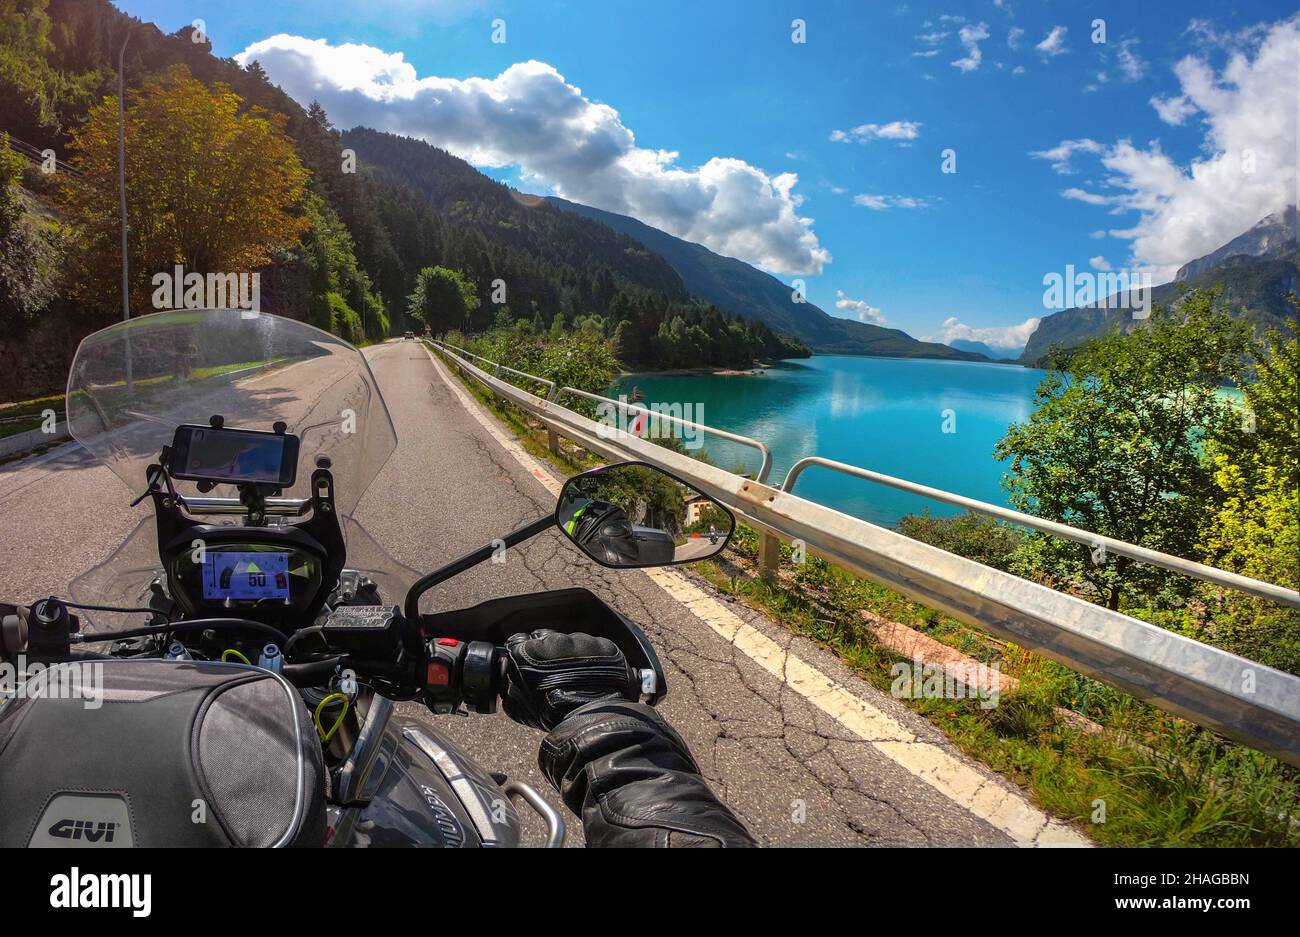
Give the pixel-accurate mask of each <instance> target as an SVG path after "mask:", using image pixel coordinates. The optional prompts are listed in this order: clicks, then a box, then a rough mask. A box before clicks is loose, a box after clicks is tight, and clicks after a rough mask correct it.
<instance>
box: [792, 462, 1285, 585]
mask: <svg viewBox="0 0 1300 937" xmlns="http://www.w3.org/2000/svg"><path fill="white" fill-rule="evenodd" d="M814 465H816V466H821V467H822V468H828V469H831V470H832V471H836V472H842V473H843V474H845V475H852V476H854V477H855V478H861V479H865V480H866V481H869V482H876V483H878V484H881V485H887V486H889V487H890V488H897V489H898V490H899V491H906V492H910V493H911V494H915V495H921V496H922V497H926V498H933V499H934V500H935V501H942V502H943V503H944V504H951V505H953V506H954V507H959V508H965V509H966V510H968V511H974V512H976V513H977V514H985V515H988V516H989V517H996V518H998V519H1000V520H1004V521H1009V522H1010V523H1012V524H1018V525H1020V526H1021V527H1029V528H1032V529H1033V530H1041V531H1043V532H1044V533H1049V534H1054V535H1056V536H1058V537H1063V538H1065V539H1066V540H1074V541H1076V542H1077V543H1084V544H1087V545H1088V546H1090V547H1093V548H1094V549H1095V548H1097V547H1100V548H1102V549H1103V550H1105V551H1106V552H1107V553H1114V554H1115V555H1116V556H1127V557H1128V558H1130V559H1134V560H1138V561H1140V562H1142V563H1149V564H1150V565H1152V566H1162V567H1164V568H1165V569H1171V570H1173V571H1174V572H1176V573H1182V574H1183V575H1185V576H1193V577H1195V578H1197V579H1203V580H1205V581H1206V582H1212V583H1215V584H1216V585H1220V586H1224V587H1225V588H1228V589H1235V590H1237V591H1238V592H1246V593H1249V594H1250V595H1255V596H1259V597H1260V598H1262V599H1269V600H1271V601H1274V602H1280V603H1281V604H1283V605H1290V606H1293V607H1295V608H1300V592H1297V591H1296V590H1295V589H1285V588H1283V587H1282V586H1275V585H1273V584H1272V583H1271V582H1261V581H1260V580H1258V579H1251V578H1250V577H1248V576H1241V575H1238V574H1237V573H1230V572H1228V571H1226V570H1222V569H1215V568H1214V567H1213V566H1206V565H1205V564H1204V563H1195V562H1193V561H1191V560H1185V559H1183V558H1182V557H1178V556H1170V555H1169V554H1168V553H1161V552H1159V551H1158V550H1149V549H1147V548H1146V547H1140V546H1137V545H1135V544H1132V543H1128V542H1127V541H1124V540H1116V539H1115V538H1114V537H1106V536H1103V535H1102V534H1095V533H1092V532H1091V531H1087V530H1082V529H1080V528H1078V527H1071V526H1070V525H1069V524H1061V523H1058V522H1057V521H1050V520H1047V519H1046V518H1042V517H1035V516H1034V515H1032V514H1024V513H1022V512H1020V511H1014V510H1012V509H1011V508H1004V507H1000V506H998V505H996V504H989V503H988V502H987V501H977V500H975V499H974V498H967V497H965V496H964V495H957V494H953V493H952V492H950V491H944V490H942V489H940V488H931V487H929V486H928V485H920V484H917V483H916V482H910V481H907V480H906V479H902V478H895V477H894V476H892V475H884V474H881V473H880V472H873V471H871V470H870V469H864V468H859V467H858V466H856V465H847V464H845V463H844V462H836V461H835V460H834V459H823V458H822V457H821V456H815V455H814V456H808V457H807V458H803V459H800V460H799V461H798V462H796V463H795V464H794V465H792V466H791V467H790V471H789V472H787V473H786V476H785V481H784V482H783V483H782V484H781V490H782V491H791V490H793V489H794V483H795V482H796V481H797V480H798V478H799V476H800V475H802V474H803V472H804V470H805V469H807V468H810V467H812V466H814Z"/></svg>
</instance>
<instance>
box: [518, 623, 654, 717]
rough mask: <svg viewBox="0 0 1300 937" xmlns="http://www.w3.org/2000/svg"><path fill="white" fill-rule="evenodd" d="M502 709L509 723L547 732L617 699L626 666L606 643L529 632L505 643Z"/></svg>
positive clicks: (582, 636) (604, 640)
mask: <svg viewBox="0 0 1300 937" xmlns="http://www.w3.org/2000/svg"><path fill="white" fill-rule="evenodd" d="M506 651H507V657H506V671H505V683H504V689H502V691H501V704H502V708H503V709H504V710H505V711H506V715H507V716H509V717H510V718H511V719H513V720H515V722H519V723H522V724H523V725H526V726H533V727H534V728H538V729H545V730H546V731H547V732H549V731H551V730H552V729H554V728H555V727H556V726H557V725H558V724H559V723H560V722H561V721H562V720H563V719H564V717H565V716H567V715H568V714H569V713H571V712H573V710H575V709H577V708H578V707H579V706H584V705H586V704H587V703H590V702H594V701H595V700H599V699H607V698H609V697H619V698H621V697H622V696H623V693H624V691H625V689H626V688H627V686H628V670H627V661H626V660H625V659H624V658H623V652H622V651H620V650H619V649H618V646H617V645H615V644H614V642H613V641H610V640H608V639H607V638H594V637H592V636H591V635H589V634H560V633H559V632H557V631H549V630H542V631H534V632H533V633H532V634H522V633H521V634H516V635H511V636H510V637H509V638H507V639H506Z"/></svg>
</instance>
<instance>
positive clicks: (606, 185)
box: [117, 0, 1300, 345]
mask: <svg viewBox="0 0 1300 937" xmlns="http://www.w3.org/2000/svg"><path fill="white" fill-rule="evenodd" d="M117 5H118V6H119V7H120V8H122V9H124V10H125V11H127V12H129V13H131V14H133V15H135V16H138V17H140V18H142V19H147V20H151V21H154V22H156V23H158V24H159V25H160V26H161V27H162V28H164V29H166V30H169V31H170V30H175V29H178V28H180V27H181V26H183V25H186V24H188V23H190V22H191V21H192V20H193V19H194V18H196V17H201V18H202V19H203V20H204V21H205V24H206V29H207V34H208V36H209V37H210V39H211V41H212V42H213V45H214V49H215V51H216V53H217V54H219V55H223V56H239V55H241V54H242V55H243V56H244V57H245V59H246V58H257V59H259V60H260V61H262V63H263V66H264V67H266V68H267V70H268V72H269V73H270V75H271V77H272V79H273V80H275V81H277V83H280V84H281V85H282V86H284V87H285V88H286V90H288V91H290V93H291V94H293V95H294V96H295V97H299V98H300V99H306V100H310V99H311V98H313V97H315V98H319V99H320V100H321V101H322V103H324V104H325V106H326V108H327V110H329V111H330V113H331V116H332V117H334V119H335V121H336V123H339V124H340V125H342V126H350V125H351V124H352V123H355V122H365V123H369V124H371V125H374V126H379V127H380V128H381V129H391V130H398V131H403V132H407V133H411V134H413V135H418V136H424V137H426V138H427V139H430V141H431V142H434V143H437V144H439V145H442V146H445V147H447V148H448V149H450V150H452V151H453V152H457V153H459V154H460V155H463V156H466V157H467V158H470V159H471V160H472V161H474V162H476V164H478V165H480V167H481V168H484V169H485V171H488V172H490V174H492V175H494V176H496V177H497V178H500V179H503V180H506V181H509V182H511V183H512V184H514V185H517V186H519V187H521V188H523V189H526V190H529V191H540V192H557V193H559V194H562V195H565V196H566V197H569V198H572V199H574V200H576V201H581V202H587V203H589V204H596V205H598V206H599V207H602V208H608V209H611V210H616V211H624V212H625V213H628V214H633V215H636V216H637V217H641V218H642V220H644V221H647V222H648V223H650V224H656V225H657V226H659V227H663V228H665V229H666V230H669V231H671V233H674V234H678V235H680V236H684V237H688V238H689V239H691V240H697V241H701V242H703V243H705V244H707V245H708V246H710V247H713V248H714V249H717V250H719V251H720V252H723V253H730V254H732V255H734V256H739V257H741V258H742V259H744V260H747V261H750V262H755V263H759V264H761V265H763V266H764V267H765V268H767V269H769V270H770V271H771V272H773V273H776V274H777V275H779V276H781V278H782V279H783V280H785V281H786V282H791V281H792V280H794V279H795V277H799V278H800V279H802V280H803V281H804V282H805V283H806V288H807V292H808V296H809V298H810V299H812V300H813V301H814V302H816V303H817V304H818V305H820V306H822V307H823V308H824V309H826V310H827V311H829V312H832V313H833V314H838V315H845V316H852V317H857V318H861V319H863V320H864V321H877V322H880V321H883V322H885V323H887V324H889V325H891V326H896V327H899V328H903V329H905V330H906V331H908V332H910V333H911V334H913V335H916V336H921V337H935V338H940V339H943V338H954V337H970V338H977V339H980V338H982V339H984V340H987V341H995V342H1000V343H1003V344H1007V345H1014V344H1015V343H1016V342H1017V341H1023V337H1024V335H1025V334H1026V329H1032V326H1026V325H1025V322H1026V320H1028V319H1029V318H1031V317H1035V316H1040V315H1043V314H1045V312H1046V311H1050V310H1045V309H1044V306H1043V292H1044V286H1043V277H1044V276H1045V275H1046V274H1048V273H1050V272H1061V273H1064V271H1065V268H1066V265H1067V264H1072V265H1074V267H1075V268H1076V269H1079V270H1093V269H1105V268H1106V267H1107V266H1109V267H1111V268H1112V269H1119V268H1121V267H1127V266H1130V265H1137V266H1141V267H1143V268H1146V269H1151V270H1152V271H1153V272H1154V274H1155V280H1156V282H1161V281H1162V280H1164V279H1168V278H1169V275H1170V274H1171V273H1172V271H1173V270H1174V269H1176V267H1177V266H1178V265H1179V264H1181V263H1182V262H1184V261H1186V260H1190V259H1192V258H1193V257H1195V256H1199V255H1200V254H1204V253H1206V252H1208V251H1209V250H1212V249H1214V248H1215V247H1218V246H1219V245H1220V244H1222V243H1224V242H1225V241H1226V240H1228V239H1229V238H1231V237H1232V236H1235V235H1236V234H1237V233H1240V231H1242V230H1245V229H1246V228H1248V227H1249V226H1250V225H1251V224H1253V223H1255V222H1256V221H1258V220H1260V218H1262V217H1263V216H1264V215H1265V214H1268V213H1269V212H1270V211H1273V210H1277V209H1279V208H1281V207H1283V206H1284V205H1285V204H1287V203H1289V202H1294V201H1295V200H1296V198H1295V188H1296V168H1295V166H1296V155H1295V151H1296V111H1297V108H1296V103H1295V96H1296V80H1295V74H1296V68H1297V67H1300V51H1298V50H1300V24H1298V23H1297V20H1296V18H1295V17H1296V14H1295V12H1294V11H1295V6H1294V4H1288V3H1281V2H1235V3H1231V4H1225V3H1222V2H1204V3H1202V2H1190V3H1144V4H1134V3H1132V2H1131V0H1130V2H1127V3H1107V2H1088V3H1069V2H1061V3H1051V4H1044V3H1030V2H1027V0H1002V2H1000V3H995V2H993V0H987V2H986V0H976V2H966V3H928V2H915V0H907V2H881V3H875V2H864V0H842V2H834V0H832V2H816V0H800V2H762V0H758V2H754V0H749V2H743V3H741V2H737V3H701V2H698V0H695V2H674V0H660V2H656V3H654V4H633V3H626V2H616V3H614V2H608V0H607V2H604V3H597V2H591V3H588V2H576V0H575V2H562V3H561V2H555V3H552V2H546V3H543V2H535V0H534V2H497V0H493V2H486V0H461V2H454V3H453V2H450V0H367V2H364V3H348V4H346V5H340V6H341V8H340V9H334V10H327V9H324V8H325V7H326V6H328V5H327V4H321V3H317V2H307V0H287V2H280V3H276V4H269V3H265V2H246V0H221V2H219V3H216V2H214V3H211V4H206V5H205V4H204V3H189V2H187V3H185V4H183V5H182V4H176V3H174V2H162V0H117ZM796 19H797V20H802V21H803V23H804V24H805V27H804V38H805V39H806V41H804V42H802V43H800V42H793V41H792V34H793V33H794V28H793V27H792V21H794V20H796ZM1098 19H1100V20H1104V21H1105V26H1104V30H1105V35H1104V38H1105V41H1104V42H1094V41H1092V40H1093V38H1094V36H1097V35H1099V34H1098V31H1097V27H1095V26H1094V25H1093V23H1094V21H1095V20H1098ZM496 20H501V21H504V30H505V32H504V39H505V41H504V42H494V41H493V38H494V21H496ZM496 38H497V39H500V38H502V35H501V30H500V27H499V25H498V26H497V27H496ZM349 44H351V45H353V46H366V47H371V48H370V49H362V50H358V49H349V48H347V46H348V45H349ZM399 56H400V59H399ZM523 63H534V64H531V65H525V64H523ZM512 67H513V68H512ZM561 76H562V78H561ZM1288 77H1289V81H1288ZM475 79H478V81H475ZM579 89H580V90H579ZM1153 99H1154V101H1153ZM306 100H304V103H306ZM855 128H860V129H857V130H856V131H855ZM837 131H838V133H837ZM633 138H634V142H633ZM1125 141H1128V142H1125ZM1063 144H1064V145H1063ZM947 149H951V150H953V151H955V159H956V172H955V173H944V172H942V171H941V169H942V162H943V151H944V150H947ZM666 154H675V156H670V155H666ZM1034 154H1038V155H1034ZM1194 164H1195V173H1193V168H1194ZM793 176H797V181H795V180H794V179H793V178H792V177H793ZM837 302H838V303H840V305H839V306H837ZM1015 326H1019V329H1018V330H1015V329H1012V328H1011V327H1015Z"/></svg>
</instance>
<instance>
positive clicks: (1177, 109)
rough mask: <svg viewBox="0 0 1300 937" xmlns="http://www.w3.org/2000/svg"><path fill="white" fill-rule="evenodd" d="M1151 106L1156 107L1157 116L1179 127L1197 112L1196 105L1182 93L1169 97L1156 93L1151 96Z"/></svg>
mask: <svg viewBox="0 0 1300 937" xmlns="http://www.w3.org/2000/svg"><path fill="white" fill-rule="evenodd" d="M1151 106H1152V107H1154V108H1155V109H1156V116H1157V117H1159V118H1160V119H1161V120H1163V121H1164V122H1165V123H1166V124H1169V125H1170V126H1171V127H1177V126H1178V125H1179V124H1181V123H1182V122H1183V121H1185V120H1186V119H1187V118H1189V117H1191V116H1192V115H1193V114H1195V113H1196V105H1195V104H1193V103H1192V102H1191V101H1189V100H1188V99H1187V98H1185V97H1183V96H1182V95H1181V94H1176V95H1174V96H1173V97H1168V98H1162V97H1160V96H1159V95H1156V96H1155V97H1153V98H1151Z"/></svg>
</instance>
